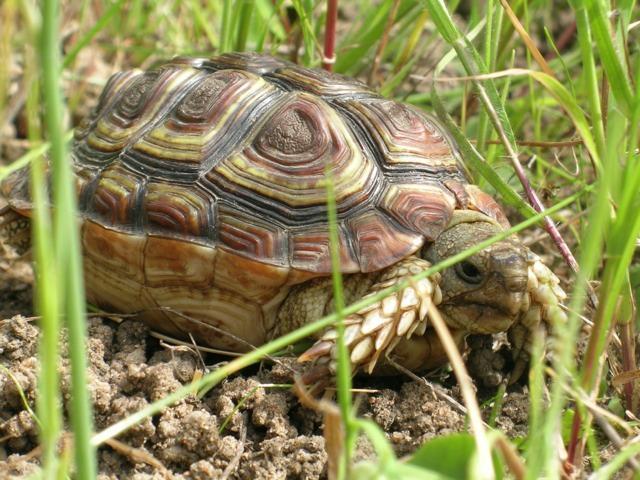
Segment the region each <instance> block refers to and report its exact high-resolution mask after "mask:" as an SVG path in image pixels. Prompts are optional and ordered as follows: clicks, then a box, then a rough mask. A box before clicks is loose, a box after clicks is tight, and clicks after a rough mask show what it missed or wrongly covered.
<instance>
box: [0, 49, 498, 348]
mask: <svg viewBox="0 0 640 480" xmlns="http://www.w3.org/2000/svg"><path fill="white" fill-rule="evenodd" d="M71 157H72V161H73V165H74V169H75V173H76V179H77V194H78V205H79V211H80V213H81V215H82V219H83V222H82V242H83V247H84V253H85V256H84V261H85V273H86V279H87V280H86V282H87V292H88V298H89V300H90V301H92V302H93V303H96V304H97V305H99V306H102V307H104V308H115V309H117V310H119V311H125V312H132V311H136V312H140V311H147V312H148V313H145V314H144V315H146V316H147V317H148V318H147V319H148V320H149V321H151V323H153V324H154V325H155V326H158V327H160V328H161V329H163V330H165V331H169V332H170V333H178V332H184V331H185V330H186V331H190V332H192V333H195V335H196V337H199V338H203V339H204V340H205V341H206V342H207V343H209V344H212V345H215V346H222V347H225V348H233V349H246V345H244V344H243V343H244V342H249V343H251V344H254V345H255V344H259V343H261V342H262V341H264V338H265V336H266V335H267V332H268V331H269V330H270V329H272V328H273V323H274V322H275V312H276V311H277V308H278V306H279V304H280V303H281V302H282V299H283V298H284V297H285V296H286V292H287V291H288V287H289V286H291V285H294V284H297V283H300V282H303V281H305V280H308V279H310V278H313V277H318V276H326V275H327V274H328V273H329V272H330V270H331V261H330V253H329V233H328V224H327V206H326V202H327V195H326V187H327V178H331V179H332V181H333V183H334V190H335V200H336V205H337V216H338V231H339V251H340V259H341V268H342V272H343V273H345V274H349V273H356V272H372V271H376V270H380V269H382V268H384V267H387V266H389V265H392V264H394V263H395V262H397V261H399V260H400V259H402V258H405V257H407V256H408V255H411V254H412V253H414V252H416V251H417V250H418V249H419V248H420V247H421V246H422V245H423V244H424V243H425V242H428V241H430V240H433V239H434V238H436V237H437V236H438V234H439V233H440V232H441V231H442V230H443V229H444V228H445V227H446V226H447V224H448V222H449V220H450V218H451V215H452V212H453V210H454V209H455V208H474V209H478V210H481V211H483V212H484V213H486V214H488V215H490V216H492V217H493V218H495V219H497V220H498V221H500V222H502V223H504V222H506V220H505V219H504V216H503V214H502V213H501V211H500V208H499V207H498V206H497V205H496V204H495V202H493V200H492V199H491V198H490V197H489V196H488V195H486V194H484V193H482V192H481V191H480V190H479V189H477V188H475V187H473V186H471V185H469V184H468V183H467V181H466V179H465V176H464V174H463V170H462V167H461V165H460V163H459V154H458V152H457V149H456V147H455V146H454V144H453V143H452V141H451V139H450V138H449V136H448V135H447V134H446V132H445V131H444V130H443V128H442V127H441V126H440V125H439V124H438V123H437V122H436V121H435V120H433V119H432V118H430V117H429V116H427V115H426V114H425V113H423V112H421V111H418V110H416V109H414V108H412V107H410V106H407V105H404V104H402V103H398V102H395V101H392V100H388V99H385V98H382V97H381V96H379V95H378V94H376V93H374V92H373V91H371V90H369V89H368V88H367V87H366V86H365V85H364V84H362V83H360V82H358V81H356V80H353V79H349V78H345V77H342V76H339V75H335V74H330V73H327V72H324V71H317V70H312V69H307V68H303V67H300V66H297V65H294V64H292V63H289V62H285V61H282V60H278V59H275V58H271V57H267V56H260V55H255V54H226V55H221V56H218V57H214V58H211V59H192V58H176V59H173V60H171V61H169V62H168V63H165V64H162V65H160V66H158V67H156V68H154V69H152V70H150V71H147V72H143V71H140V70H131V71H125V72H121V73H117V74H115V75H113V76H112V77H111V79H110V80H109V81H108V83H107V85H106V87H105V89H104V91H103V93H102V95H101V96H100V99H99V102H98V105H97V107H96V108H95V110H94V111H93V113H92V114H91V115H90V117H89V118H87V119H85V120H84V121H83V122H82V123H81V125H80V126H79V128H77V130H76V133H75V139H74V144H73V149H72V153H71ZM327 174H330V176H329V177H328V176H327ZM2 188H3V193H4V195H5V196H6V197H7V198H8V199H9V202H10V204H11V205H12V206H13V208H14V209H16V210H18V211H20V212H22V213H24V214H27V215H28V214H29V209H30V204H29V200H28V198H29V192H28V187H27V176H26V175H24V174H18V175H14V176H13V177H11V178H10V179H9V180H8V181H6V182H5V183H4V184H3V187H2ZM167 308H169V309H171V310H175V311H177V312H180V313H174V312H171V311H167ZM194 319H195V321H194ZM230 319H231V320H230ZM210 326H213V327H214V328H215V327H219V328H222V329H224V330H226V331H230V332H231V333H232V334H233V335H235V336H237V337H238V338H236V339H233V338H227V337H225V338H224V339H222V340H221V339H220V335H219V333H218V332H216V333H215V334H213V333H211V329H210Z"/></svg>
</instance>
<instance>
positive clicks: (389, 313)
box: [279, 257, 442, 373]
mask: <svg viewBox="0 0 640 480" xmlns="http://www.w3.org/2000/svg"><path fill="white" fill-rule="evenodd" d="M430 266H431V264H430V263H429V262H428V261H426V260H423V259H420V258H418V257H408V258H406V259H404V260H402V261H400V262H398V263H396V264H394V265H392V266H391V267H389V268H387V269H385V270H382V271H381V272H378V273H375V274H361V275H358V276H355V277H356V278H352V277H347V278H345V293H346V294H347V295H345V296H346V297H347V298H345V301H346V302H347V303H353V302H354V301H356V300H358V299H359V298H361V297H365V298H366V297H371V296H373V295H376V294H377V293H378V292H380V291H381V290H384V289H386V288H389V287H390V286H392V285H395V284H397V283H398V282H401V281H402V280H408V279H410V278H411V277H412V276H414V275H416V274H417V273H420V272H423V271H424V270H426V269H427V268H429V267H430ZM439 279H440V275H439V274H434V275H433V276H432V277H430V278H425V279H422V280H419V281H417V282H409V284H408V285H407V286H406V287H405V288H403V289H401V290H399V291H398V292H396V293H394V294H392V295H389V296H387V297H385V298H383V299H382V300H378V301H376V302H375V303H373V304H371V305H369V306H368V307H365V308H363V309H362V310H360V311H359V312H357V313H355V314H352V315H349V316H348V317H347V318H346V319H345V326H346V330H345V341H346V344H347V346H348V348H349V351H350V356H351V362H352V364H353V365H354V367H355V368H359V367H363V368H364V369H365V370H366V371H367V372H369V373H371V372H372V371H373V369H374V367H375V366H376V363H377V362H378V360H379V359H380V357H381V356H382V357H384V356H386V355H388V354H389V353H391V352H392V351H393V350H394V348H395V347H396V346H397V345H398V343H399V342H400V341H401V340H402V339H404V338H406V339H408V338H411V337H412V336H413V335H416V336H421V335H423V334H424V333H425V330H426V327H427V309H428V308H429V305H430V304H431V303H434V304H435V305H437V304H439V303H440V302H441V301H442V293H441V292H440V287H439V285H438V283H439ZM322 282H325V283H322ZM322 282H316V283H310V284H309V285H308V286H306V285H305V286H302V287H299V288H300V289H299V290H297V291H296V292H292V295H290V296H289V297H288V298H287V300H286V301H285V304H284V305H283V307H282V309H281V312H280V318H279V323H281V324H283V325H289V327H288V328H289V329H290V328H291V327H292V326H293V325H292V323H293V322H296V323H298V324H301V323H302V322H308V321H312V320H316V319H318V318H320V316H321V314H322V313H328V312H329V311H331V309H332V305H331V303H332V302H331V301H330V300H329V298H330V297H331V294H330V293H328V292H329V291H330V289H331V282H330V281H329V280H323V281H322ZM356 286H357V288H356ZM319 290H322V291H323V295H324V298H325V304H324V306H323V308H320V307H319V302H318V300H317V298H318V294H319ZM327 306H328V307H329V308H327ZM336 337H337V332H336V330H335V329H334V328H331V329H329V330H327V331H326V332H325V333H324V334H323V335H322V336H321V338H320V339H319V340H318V341H317V342H316V344H315V345H313V346H312V347H311V348H310V349H309V350H307V351H306V352H305V353H303V354H302V355H301V356H300V358H299V360H300V361H310V360H317V361H319V362H321V363H322V362H325V363H329V362H332V361H333V360H334V359H335V340H336Z"/></svg>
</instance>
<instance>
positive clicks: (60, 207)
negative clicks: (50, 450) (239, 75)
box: [40, 0, 96, 479]
mask: <svg viewBox="0 0 640 480" xmlns="http://www.w3.org/2000/svg"><path fill="white" fill-rule="evenodd" d="M57 3H58V2H56V1H55V0H45V2H44V9H43V23H42V37H41V42H42V43H41V46H40V51H41V56H42V69H43V94H44V95H43V96H44V103H45V124H46V128H47V133H48V137H49V141H50V143H51V150H50V156H51V171H52V179H53V185H54V192H53V193H54V204H55V211H54V223H53V239H54V242H55V243H54V245H55V257H54V258H55V260H56V270H57V273H58V278H57V279H56V280H53V279H49V280H50V281H57V282H59V285H60V286H61V287H62V288H61V293H62V295H61V297H62V298H61V299H62V300H63V305H64V309H63V311H64V312H65V313H66V320H67V328H68V333H69V355H70V358H71V377H72V379H71V382H72V385H71V390H72V395H71V409H70V416H71V424H72V426H73V432H74V451H75V466H76V473H77V475H78V476H79V477H80V478H83V479H92V478H95V476H96V458H95V451H94V448H93V446H92V445H91V442H90V439H91V435H92V431H93V427H92V424H93V415H92V412H91V406H90V399H89V393H88V391H87V385H88V382H87V377H86V369H87V363H86V357H85V351H86V332H85V328H86V327H85V318H84V312H85V300H84V286H83V280H82V268H81V265H82V264H81V260H80V241H79V234H78V229H77V222H76V218H77V216H76V206H75V193H74V186H73V185H74V184H73V182H72V175H71V166H70V162H69V157H68V154H67V149H66V144H65V142H64V129H63V103H62V94H61V91H60V73H59V72H60V69H61V62H60V58H59V47H58V46H59V44H60V41H59V38H58V5H57ZM56 341H57V336H56ZM56 365H57V362H56ZM56 388H57V385H56ZM41 418H42V417H41Z"/></svg>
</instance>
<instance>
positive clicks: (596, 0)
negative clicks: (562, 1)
mask: <svg viewBox="0 0 640 480" xmlns="http://www.w3.org/2000/svg"><path fill="white" fill-rule="evenodd" d="M602 3H603V2H602V1H601V0H588V1H586V2H585V4H586V5H587V12H588V15H589V23H590V24H591V30H592V33H593V39H594V40H595V42H596V46H597V47H598V53H599V54H600V61H601V62H602V67H603V68H604V71H605V72H606V73H607V78H608V80H609V83H610V84H611V92H612V93H613V96H614V97H615V98H616V100H617V101H618V103H619V104H620V106H621V108H622V110H623V112H625V114H626V115H627V116H628V115H630V113H631V110H632V107H633V100H632V97H633V95H632V93H631V87H630V82H629V78H628V77H627V75H626V74H625V69H624V67H623V63H624V62H623V60H622V59H621V57H620V55H619V53H618V51H617V50H616V48H615V47H614V45H613V40H612V36H611V30H610V27H609V24H610V23H609V18H608V16H607V15H606V13H605V12H604V9H603V5H602Z"/></svg>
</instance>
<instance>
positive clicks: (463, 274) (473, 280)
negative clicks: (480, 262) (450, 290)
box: [455, 260, 484, 285]
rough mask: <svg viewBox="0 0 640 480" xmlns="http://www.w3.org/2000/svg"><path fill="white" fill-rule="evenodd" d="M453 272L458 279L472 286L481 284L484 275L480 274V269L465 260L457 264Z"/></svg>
mask: <svg viewBox="0 0 640 480" xmlns="http://www.w3.org/2000/svg"><path fill="white" fill-rule="evenodd" d="M455 271H456V274H457V275H458V277H460V278H461V279H462V280H463V281H465V282H467V283H470V284H472V285H478V284H480V283H482V280H484V275H483V274H482V272H481V271H480V269H479V268H478V267H476V266H475V265H474V264H473V263H471V262H468V261H466V260H465V261H463V262H460V263H459V264H457V265H456V267H455Z"/></svg>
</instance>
